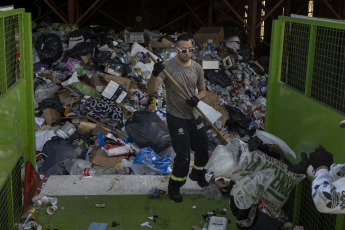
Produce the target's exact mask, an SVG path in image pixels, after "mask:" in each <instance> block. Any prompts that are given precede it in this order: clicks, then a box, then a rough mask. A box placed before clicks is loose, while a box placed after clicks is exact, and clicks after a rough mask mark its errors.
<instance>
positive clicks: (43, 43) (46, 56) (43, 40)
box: [35, 34, 63, 64]
mask: <svg viewBox="0 0 345 230" xmlns="http://www.w3.org/2000/svg"><path fill="white" fill-rule="evenodd" d="M35 49H36V51H37V53H38V56H39V57H40V59H41V62H42V63H46V64H51V63H53V62H56V61H57V60H59V59H60V58H61V56H62V53H63V48H62V42H61V39H60V38H59V36H57V35H56V34H47V35H42V36H40V37H39V38H37V40H36V43H35Z"/></svg>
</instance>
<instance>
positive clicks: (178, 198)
mask: <svg viewBox="0 0 345 230" xmlns="http://www.w3.org/2000/svg"><path fill="white" fill-rule="evenodd" d="M168 194H169V197H170V199H171V200H172V201H174V202H176V203H181V202H182V201H183V198H182V195H181V193H180V190H168Z"/></svg>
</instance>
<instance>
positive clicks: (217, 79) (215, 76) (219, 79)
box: [205, 69, 232, 88]
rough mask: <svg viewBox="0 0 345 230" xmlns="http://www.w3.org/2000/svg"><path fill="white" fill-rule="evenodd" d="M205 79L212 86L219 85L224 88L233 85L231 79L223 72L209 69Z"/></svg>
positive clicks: (206, 71)
mask: <svg viewBox="0 0 345 230" xmlns="http://www.w3.org/2000/svg"><path fill="white" fill-rule="evenodd" d="M205 78H206V80H208V81H210V82H211V84H214V85H219V86H221V87H223V88H226V87H227V86H231V85H232V80H231V78H230V77H229V76H228V75H227V74H226V73H225V71H223V70H218V69H216V70H214V69H207V70H205Z"/></svg>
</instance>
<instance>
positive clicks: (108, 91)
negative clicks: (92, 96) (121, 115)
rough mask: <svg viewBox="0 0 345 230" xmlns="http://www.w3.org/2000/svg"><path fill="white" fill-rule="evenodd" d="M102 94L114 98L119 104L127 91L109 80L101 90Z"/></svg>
mask: <svg viewBox="0 0 345 230" xmlns="http://www.w3.org/2000/svg"><path fill="white" fill-rule="evenodd" d="M102 96H103V97H105V98H108V99H112V100H115V102H116V103H118V104H120V103H122V101H123V99H124V98H125V97H126V96H127V93H126V91H125V90H124V88H123V87H122V86H121V85H119V84H118V83H116V82H114V81H110V82H109V84H108V85H107V87H106V88H105V90H104V91H103V92H102Z"/></svg>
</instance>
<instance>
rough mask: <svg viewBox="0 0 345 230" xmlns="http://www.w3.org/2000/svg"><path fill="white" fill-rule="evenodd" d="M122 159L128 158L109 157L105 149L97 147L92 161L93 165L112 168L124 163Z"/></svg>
mask: <svg viewBox="0 0 345 230" xmlns="http://www.w3.org/2000/svg"><path fill="white" fill-rule="evenodd" d="M122 159H126V157H125V156H120V157H108V156H107V154H106V153H105V152H104V151H103V150H101V149H97V148H95V149H94V151H93V153H92V158H91V159H90V162H91V165H92V167H95V168H97V167H99V168H111V167H115V166H116V165H117V164H119V163H122Z"/></svg>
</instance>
